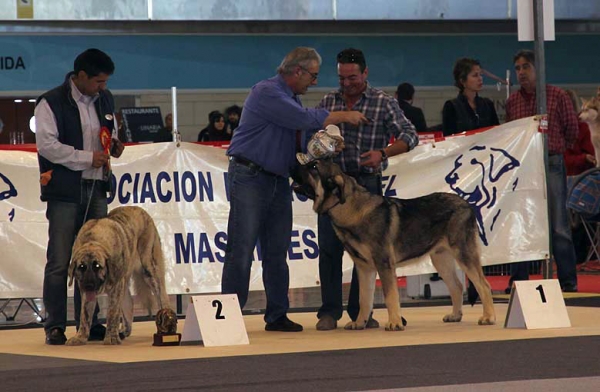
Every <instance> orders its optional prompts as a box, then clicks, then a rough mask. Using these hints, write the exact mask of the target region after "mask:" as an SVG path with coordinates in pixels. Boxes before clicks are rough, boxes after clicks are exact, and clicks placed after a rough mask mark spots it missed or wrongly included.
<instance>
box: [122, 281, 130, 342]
mask: <svg viewBox="0 0 600 392" xmlns="http://www.w3.org/2000/svg"><path fill="white" fill-rule="evenodd" d="M121 309H122V311H123V312H122V318H121V321H122V329H121V330H120V331H119V334H121V333H122V334H123V336H125V337H128V336H130V335H131V331H132V329H133V297H132V296H131V291H130V289H129V285H127V288H126V290H125V295H124V296H123V302H122V304H121Z"/></svg>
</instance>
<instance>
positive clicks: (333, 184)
mask: <svg viewBox="0 0 600 392" xmlns="http://www.w3.org/2000/svg"><path fill="white" fill-rule="evenodd" d="M293 177H294V180H295V181H296V183H297V186H295V187H294V191H295V192H297V193H301V194H303V195H304V196H306V197H308V198H309V199H311V200H313V210H314V211H315V212H317V213H323V212H327V211H328V210H329V209H330V208H332V207H333V206H335V205H336V204H338V203H339V204H344V203H345V202H346V196H345V193H344V187H345V185H346V175H345V174H344V173H343V172H342V169H341V168H340V167H339V166H338V165H337V164H335V163H333V161H331V160H317V161H314V162H311V163H309V164H306V165H302V166H300V167H299V168H298V170H297V171H296V173H295V174H294V176H293Z"/></svg>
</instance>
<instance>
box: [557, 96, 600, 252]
mask: <svg viewBox="0 0 600 392" xmlns="http://www.w3.org/2000/svg"><path fill="white" fill-rule="evenodd" d="M565 91H566V93H567V94H569V98H571V103H572V104H573V109H575V112H576V113H579V110H580V106H579V97H578V96H577V93H575V91H573V90H565ZM578 126H579V133H578V134H577V141H576V142H575V144H574V145H573V147H571V148H567V149H566V151H565V153H564V154H563V155H564V157H565V166H566V168H567V177H569V176H577V175H579V174H581V173H583V172H585V171H586V170H589V169H591V168H594V167H596V156H595V150H594V145H593V144H592V139H591V136H590V128H589V126H588V124H587V123H586V122H583V121H579V122H578ZM568 196H569V195H568V194H567V197H568ZM570 216H571V220H570V222H571V230H572V238H573V246H574V247H575V255H576V260H577V263H582V262H584V261H586V259H587V255H588V251H589V249H590V246H591V244H590V241H589V239H588V237H587V234H586V232H585V227H583V224H582V222H581V219H580V218H579V216H578V215H576V214H573V213H570Z"/></svg>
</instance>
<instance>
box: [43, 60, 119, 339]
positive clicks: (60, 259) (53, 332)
mask: <svg viewBox="0 0 600 392" xmlns="http://www.w3.org/2000/svg"><path fill="white" fill-rule="evenodd" d="M114 69H115V66H114V63H113V61H112V59H111V58H110V57H109V56H108V55H107V54H106V53H104V52H102V51H100V50H98V49H88V50H86V51H85V52H83V53H81V54H80V55H79V56H77V58H76V59H75V62H74V68H73V71H72V72H69V73H68V74H67V76H66V78H65V81H64V83H63V84H62V85H60V86H58V87H56V88H54V89H52V90H50V91H47V92H45V93H44V94H42V95H41V96H40V97H39V98H38V100H37V103H36V108H35V121H36V129H37V133H36V145H37V150H38V161H39V166H40V173H41V176H40V183H41V199H42V201H45V202H46V204H47V205H46V218H47V219H48V224H49V227H48V237H49V238H48V248H47V253H46V255H47V261H46V268H45V271H44V287H43V295H44V308H45V310H46V313H47V318H46V321H45V323H44V330H45V332H46V344H50V345H62V344H65V342H66V340H67V339H66V337H65V330H66V327H67V274H68V267H69V262H70V260H71V248H72V247H73V242H74V241H75V237H76V236H77V233H78V232H79V229H80V228H81V226H82V225H83V223H85V221H87V220H89V219H98V218H103V217H105V216H106V215H107V211H108V203H107V197H106V194H107V192H108V190H109V182H108V180H109V175H110V162H109V159H110V155H112V156H114V157H116V158H118V157H120V156H121V154H122V153H123V149H124V147H123V144H122V143H121V142H119V140H118V139H117V136H116V129H117V127H116V126H115V116H114V101H113V96H112V94H111V93H110V91H108V90H107V88H106V83H107V82H108V79H109V78H110V75H112V74H113V72H114ZM111 139H112V142H111ZM111 145H112V148H111ZM109 151H110V152H111V154H109ZM74 305H75V309H74V311H75V314H74V316H75V323H76V325H77V328H79V316H80V314H81V311H80V310H81V294H80V292H79V287H78V285H75V298H74ZM98 310H99V309H98V307H97V306H96V310H95V312H94V320H93V322H92V329H91V333H90V337H89V340H104V335H105V332H106V329H105V328H104V327H103V326H102V324H100V323H99V322H98Z"/></svg>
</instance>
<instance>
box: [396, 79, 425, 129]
mask: <svg viewBox="0 0 600 392" xmlns="http://www.w3.org/2000/svg"><path fill="white" fill-rule="evenodd" d="M395 96H396V99H397V100H398V105H400V109H402V111H403V112H404V116H405V117H406V118H407V119H408V120H409V121H410V122H411V123H412V124H413V125H414V126H415V129H416V130H417V132H425V131H427V123H426V122H425V115H423V110H421V108H418V107H416V106H413V98H414V96H415V88H414V87H413V85H412V84H410V83H401V84H399V85H398V88H397V89H396V94H395Z"/></svg>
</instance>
